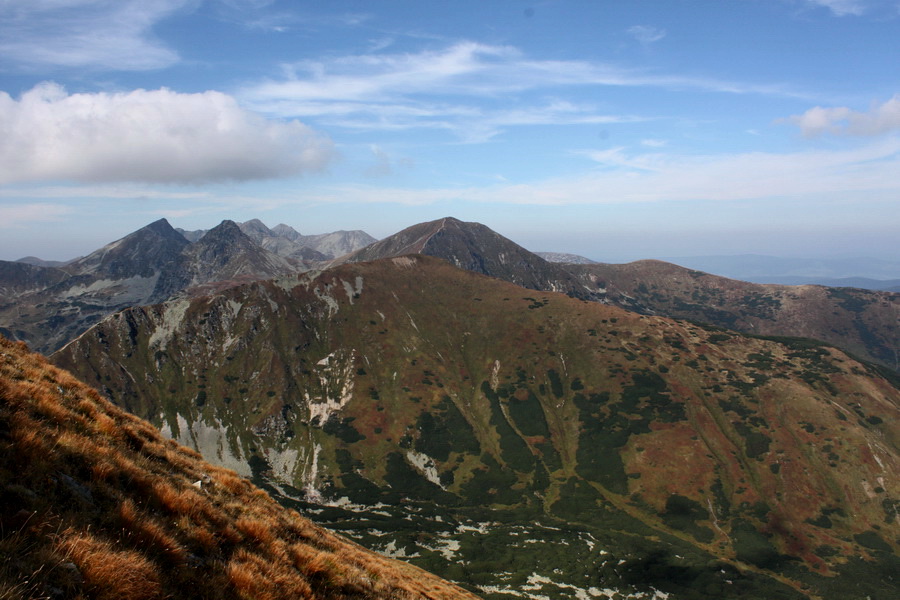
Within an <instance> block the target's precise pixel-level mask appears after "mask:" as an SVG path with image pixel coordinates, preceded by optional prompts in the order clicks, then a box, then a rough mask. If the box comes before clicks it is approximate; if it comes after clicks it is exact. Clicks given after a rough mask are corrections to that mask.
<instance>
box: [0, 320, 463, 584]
mask: <svg viewBox="0 0 900 600" xmlns="http://www.w3.org/2000/svg"><path fill="white" fill-rule="evenodd" d="M0 557H2V563H0V598H5V599H18V598H22V599H24V598H96V599H100V600H105V599H110V600H112V599H125V598H127V599H129V600H145V599H146V600H151V599H156V598H159V599H162V598H171V599H177V598H192V599H194V598H209V599H212V598H234V599H238V598H270V599H275V598H285V599H287V598H290V599H296V598H329V599H331V598H348V599H349V598H360V599H363V598H364V599H377V598H391V599H415V598H430V599H434V598H446V599H460V600H462V599H466V598H474V597H473V596H471V595H470V594H467V593H466V592H464V591H462V590H460V589H458V588H455V587H454V586H452V585H450V584H448V583H446V582H444V581H441V580H439V579H437V578H435V577H433V576H431V575H428V574H427V573H424V572H422V571H421V570H419V569H416V568H414V567H411V566H408V565H405V564H403V563H398V562H395V561H390V560H388V559H385V558H383V557H380V556H378V555H375V554H372V553H369V552H367V551H365V550H363V549H361V548H360V547H358V546H356V545H355V544H352V543H349V542H347V541H345V540H342V539H341V538H339V537H337V536H335V535H333V534H330V533H328V532H326V531H324V530H322V529H320V528H318V527H316V526H315V525H313V524H312V523H310V522H309V521H308V520H306V519H304V518H302V517H300V516H299V515H298V514H297V513H296V512H294V511H288V510H286V509H284V508H282V507H281V506H279V505H277V504H276V503H275V502H274V501H272V500H271V499H270V498H269V497H268V496H267V495H266V494H265V493H264V492H262V491H260V490H259V489H256V488H255V487H254V486H252V485H251V484H250V483H248V482H247V481H245V480H242V479H240V478H239V477H237V476H236V475H235V473H234V472H232V471H228V470H226V469H222V468H220V467H215V466H212V465H210V464H208V463H206V462H204V461H203V460H201V459H200V457H199V456H198V455H197V454H196V453H195V452H193V451H191V450H188V449H186V448H184V447H181V446H179V445H178V444H176V443H175V442H173V441H171V440H166V439H164V438H162V437H161V436H160V434H159V432H158V431H157V430H156V429H155V428H154V427H152V426H150V425H149V424H147V423H146V422H144V421H141V420H140V419H138V418H136V417H134V416H132V415H130V414H128V413H125V412H124V411H122V410H120V409H118V408H116V407H114V406H113V405H112V404H110V403H109V402H108V401H106V400H103V399H101V398H100V397H99V396H98V394H97V393H96V392H95V391H94V390H92V389H89V388H88V387H86V386H85V385H83V384H81V383H79V382H77V381H76V380H75V379H74V378H73V377H72V376H71V375H70V374H68V373H66V372H64V371H61V370H59V369H57V368H55V367H53V366H51V365H49V364H48V363H47V362H46V361H45V360H44V359H43V358H42V357H39V356H37V355H34V354H30V353H29V352H28V351H27V349H26V348H25V346H24V345H23V344H20V343H19V344H16V343H12V342H9V341H7V340H6V339H4V338H0Z"/></svg>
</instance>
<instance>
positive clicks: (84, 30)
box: [0, 0, 198, 71]
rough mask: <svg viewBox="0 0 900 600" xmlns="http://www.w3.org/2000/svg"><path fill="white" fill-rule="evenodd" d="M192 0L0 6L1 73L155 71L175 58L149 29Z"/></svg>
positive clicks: (47, 0)
mask: <svg viewBox="0 0 900 600" xmlns="http://www.w3.org/2000/svg"><path fill="white" fill-rule="evenodd" d="M197 4H198V2H197V0H30V1H28V2H0V57H2V59H3V62H5V63H6V65H7V66H6V68H7V69H10V68H19V69H29V68H35V67H40V68H46V67H48V66H49V67H86V68H97V69H113V70H125V71H141V70H148V69H159V68H163V67H167V66H170V65H172V64H174V63H175V62H177V61H178V60H179V56H178V53H177V52H176V51H175V50H174V49H172V48H171V47H169V46H168V45H166V44H165V43H164V42H163V41H161V40H159V39H158V38H156V37H155V36H154V35H153V27H154V26H155V25H156V24H157V23H158V22H160V21H162V20H163V19H165V18H166V17H169V16H172V15H173V14H175V13H177V12H178V11H182V10H189V9H191V8H193V7H195V6H196V5H197Z"/></svg>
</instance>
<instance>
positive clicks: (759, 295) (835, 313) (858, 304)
mask: <svg viewBox="0 0 900 600" xmlns="http://www.w3.org/2000/svg"><path fill="white" fill-rule="evenodd" d="M568 268H569V269H570V270H571V271H572V272H573V273H576V274H578V275H579V276H580V277H581V279H582V281H583V282H584V283H585V285H599V286H601V287H607V288H609V289H610V290H611V291H612V290H615V291H616V292H618V294H619V295H622V296H626V297H628V298H630V299H631V300H632V302H633V303H634V304H633V307H636V308H638V309H639V310H641V311H643V312H647V313H650V314H658V315H664V316H668V317H674V318H679V319H692V320H696V321H703V322H705V323H711V324H713V325H717V326H719V327H724V328H727V329H733V330H737V331H742V332H744V333H750V334H756V335H782V336H794V337H805V338H813V339H817V340H822V341H825V342H828V343H830V344H834V345H836V346H838V347H840V348H842V349H844V350H846V351H848V352H851V353H852V354H854V355H855V356H859V357H861V358H864V359H866V360H871V361H875V362H878V363H880V364H883V365H885V366H888V367H890V368H892V369H894V370H895V371H900V294H896V293H891V292H876V291H871V290H863V289H854V288H829V287H823V286H813V285H804V286H786V285H775V284H758V283H748V282H745V281H737V280H734V279H727V278H725V277H718V276H716V275H709V274H707V273H703V272H701V271H694V270H691V269H685V268H683V267H679V266H677V265H673V264H670V263H665V262H661V261H654V260H642V261H636V262H632V263H628V264H624V265H613V264H592V265H568ZM614 297H615V296H614Z"/></svg>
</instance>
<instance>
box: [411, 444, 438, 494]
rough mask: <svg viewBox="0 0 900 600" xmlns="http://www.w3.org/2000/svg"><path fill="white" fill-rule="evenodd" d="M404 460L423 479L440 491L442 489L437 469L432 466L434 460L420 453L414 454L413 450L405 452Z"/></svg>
mask: <svg viewBox="0 0 900 600" xmlns="http://www.w3.org/2000/svg"><path fill="white" fill-rule="evenodd" d="M406 460H408V461H409V463H410V464H411V465H412V466H413V467H414V468H415V469H416V471H418V472H419V473H421V474H422V475H424V476H425V479H427V480H428V481H430V482H431V483H433V484H434V485H436V486H438V487H439V488H441V489H444V486H443V485H442V484H441V478H440V476H439V475H438V471H437V467H436V466H435V464H434V459H433V458H431V457H430V456H428V455H427V454H422V453H421V452H416V451H415V450H407V452H406Z"/></svg>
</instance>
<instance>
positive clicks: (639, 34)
mask: <svg viewBox="0 0 900 600" xmlns="http://www.w3.org/2000/svg"><path fill="white" fill-rule="evenodd" d="M628 33H629V34H631V36H633V37H634V39H636V40H637V41H638V42H640V43H641V44H643V45H645V46H646V45H649V44H652V43H653V42H658V41H659V40H661V39H663V38H664V37H666V30H665V29H659V28H657V27H650V26H648V25H634V26H632V27H629V28H628Z"/></svg>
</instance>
